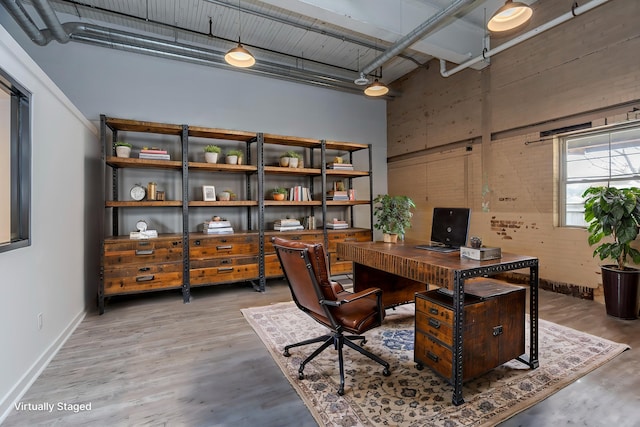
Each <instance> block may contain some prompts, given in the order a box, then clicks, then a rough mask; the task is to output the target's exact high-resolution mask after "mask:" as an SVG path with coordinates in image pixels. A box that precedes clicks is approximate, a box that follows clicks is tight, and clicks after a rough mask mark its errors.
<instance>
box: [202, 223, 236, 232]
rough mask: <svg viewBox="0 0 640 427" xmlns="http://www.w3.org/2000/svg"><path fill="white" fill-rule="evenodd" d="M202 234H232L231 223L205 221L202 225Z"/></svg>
mask: <svg viewBox="0 0 640 427" xmlns="http://www.w3.org/2000/svg"><path fill="white" fill-rule="evenodd" d="M202 232H203V233H204V234H233V227H231V222H229V221H225V220H219V221H205V222H204V223H203V224H202Z"/></svg>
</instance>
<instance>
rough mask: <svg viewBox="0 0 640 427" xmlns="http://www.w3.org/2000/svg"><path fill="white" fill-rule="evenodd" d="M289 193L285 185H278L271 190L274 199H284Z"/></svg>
mask: <svg viewBox="0 0 640 427" xmlns="http://www.w3.org/2000/svg"><path fill="white" fill-rule="evenodd" d="M286 195H287V189H286V188H283V187H276V188H274V189H273V191H272V192H271V196H272V197H273V200H284V198H285V197H286Z"/></svg>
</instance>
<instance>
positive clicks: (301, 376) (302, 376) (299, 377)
mask: <svg viewBox="0 0 640 427" xmlns="http://www.w3.org/2000/svg"><path fill="white" fill-rule="evenodd" d="M298 379H299V380H303V379H304V373H302V372H298Z"/></svg>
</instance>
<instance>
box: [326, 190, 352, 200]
mask: <svg viewBox="0 0 640 427" xmlns="http://www.w3.org/2000/svg"><path fill="white" fill-rule="evenodd" d="M327 200H349V192H348V191H347V190H341V191H340V190H329V191H327Z"/></svg>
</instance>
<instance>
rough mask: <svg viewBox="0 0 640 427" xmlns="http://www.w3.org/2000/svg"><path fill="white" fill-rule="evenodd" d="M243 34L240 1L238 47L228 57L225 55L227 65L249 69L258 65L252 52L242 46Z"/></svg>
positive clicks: (227, 54) (231, 50)
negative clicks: (241, 38)
mask: <svg viewBox="0 0 640 427" xmlns="http://www.w3.org/2000/svg"><path fill="white" fill-rule="evenodd" d="M241 33H242V23H241V15H240V0H238V46H236V47H234V48H233V49H230V50H229V51H228V52H227V53H226V55H224V60H225V61H227V64H229V65H233V66H234V67H239V68H248V67H251V66H252V65H253V64H255V63H256V59H255V58H254V57H253V55H252V54H251V52H249V51H248V50H247V49H245V48H244V47H243V46H242V43H240V35H241Z"/></svg>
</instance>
